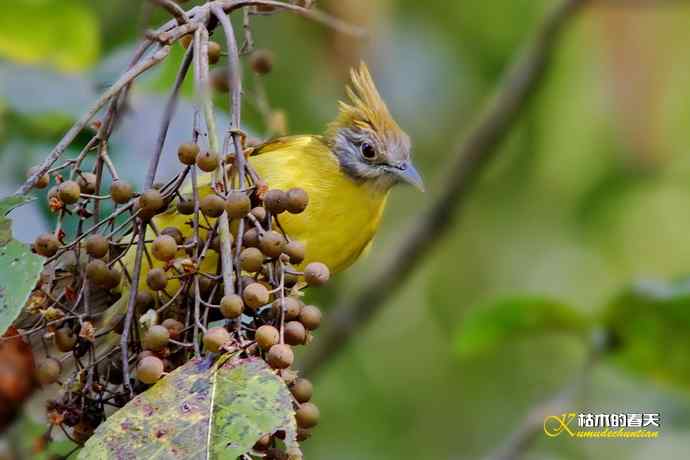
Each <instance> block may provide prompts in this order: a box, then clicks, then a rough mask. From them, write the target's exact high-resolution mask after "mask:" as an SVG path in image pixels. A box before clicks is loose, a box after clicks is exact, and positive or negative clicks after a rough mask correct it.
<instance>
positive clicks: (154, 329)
mask: <svg viewBox="0 0 690 460" xmlns="http://www.w3.org/2000/svg"><path fill="white" fill-rule="evenodd" d="M169 341H170V331H169V330H168V328H167V327H165V326H162V325H159V324H156V325H154V326H151V327H150V328H149V329H148V330H147V331H146V332H145V333H144V338H143V339H142V341H141V344H142V346H143V347H144V348H145V349H146V350H151V351H158V350H161V349H162V348H165V347H166V346H167V345H168V342H169Z"/></svg>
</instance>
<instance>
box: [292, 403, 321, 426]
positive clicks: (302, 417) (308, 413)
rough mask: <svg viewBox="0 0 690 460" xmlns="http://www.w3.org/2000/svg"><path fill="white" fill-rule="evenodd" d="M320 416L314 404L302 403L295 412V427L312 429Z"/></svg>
mask: <svg viewBox="0 0 690 460" xmlns="http://www.w3.org/2000/svg"><path fill="white" fill-rule="evenodd" d="M320 415H321V414H320V412H319V408H318V407H316V404H313V403H310V402H306V403H302V404H300V406H299V408H298V409H297V411H296V412H295V419H296V420H297V426H299V427H300V428H313V427H315V426H316V425H318V423H319V417H320Z"/></svg>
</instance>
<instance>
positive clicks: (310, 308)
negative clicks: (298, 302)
mask: <svg viewBox="0 0 690 460" xmlns="http://www.w3.org/2000/svg"><path fill="white" fill-rule="evenodd" d="M299 320H300V322H301V323H302V324H304V327H306V328H307V329H309V330H310V331H313V330H315V329H318V327H319V326H320V325H321V310H319V309H318V307H315V306H314V305H305V306H304V307H302V311H301V312H300V314H299Z"/></svg>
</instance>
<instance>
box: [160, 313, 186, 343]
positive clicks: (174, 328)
mask: <svg viewBox="0 0 690 460" xmlns="http://www.w3.org/2000/svg"><path fill="white" fill-rule="evenodd" d="M161 326H163V327H164V328H166V329H167V330H168V333H169V334H170V338H171V339H177V338H179V337H180V336H181V335H182V332H183V331H184V324H182V322H180V321H178V320H176V319H175V318H168V319H166V320H164V321H163V322H162V323H161Z"/></svg>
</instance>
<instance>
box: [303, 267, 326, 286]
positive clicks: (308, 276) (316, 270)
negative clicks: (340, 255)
mask: <svg viewBox="0 0 690 460" xmlns="http://www.w3.org/2000/svg"><path fill="white" fill-rule="evenodd" d="M330 277H331V271H330V270H329V269H328V267H327V266H326V265H324V264H322V263H321V262H312V263H310V264H308V265H307V266H306V267H304V281H306V282H307V284H309V285H310V286H321V285H322V284H324V283H326V282H327V281H328V280H329V278H330Z"/></svg>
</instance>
